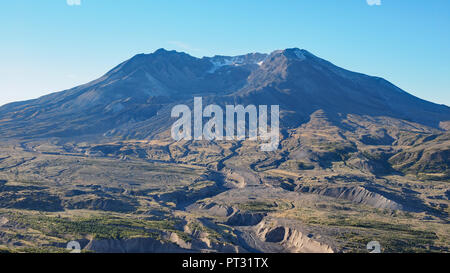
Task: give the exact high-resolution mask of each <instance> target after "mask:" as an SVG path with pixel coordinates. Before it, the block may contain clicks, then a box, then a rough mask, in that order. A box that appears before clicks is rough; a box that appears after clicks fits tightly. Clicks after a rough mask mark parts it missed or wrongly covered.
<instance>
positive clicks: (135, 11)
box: [0, 0, 450, 105]
mask: <svg viewBox="0 0 450 273" xmlns="http://www.w3.org/2000/svg"><path fill="white" fill-rule="evenodd" d="M69 1H75V2H76V0H69ZM369 1H373V2H376V1H377V0H369ZM0 37H1V40H0V90H1V92H0V105H1V104H4V103H7V102H11V101H17V100H24V99H31V98H36V97H39V96H41V95H44V94H47V93H51V92H55V91H60V90H64V89H67V88H70V87H73V86H75V85H78V84H82V83H86V82H88V81H90V80H93V79H95V78H97V77H99V76H101V75H102V74H104V73H105V72H106V71H107V70H109V69H111V68H112V67H114V66H115V65H117V64H118V63H120V62H122V61H124V60H126V59H128V58H130V57H132V56H133V55H135V54H137V53H150V52H153V51H154V50H156V49H158V48H161V47H164V48H167V49H176V50H178V51H185V52H188V53H190V54H191V55H194V56H212V55H215V54H223V55H237V54H243V53H248V52H256V51H258V52H271V51H273V50H276V49H282V48H287V47H299V48H304V49H307V50H308V51H310V52H312V53H313V54H315V55H317V56H319V57H322V58H324V59H327V60H329V61H331V62H333V63H335V64H336V65H339V66H342V67H344V68H347V69H350V70H353V71H358V72H362V73H366V74H369V75H376V76H381V77H383V78H386V79H387V80H389V81H391V82H393V83H394V84H396V85H397V86H399V87H400V88H402V89H404V90H406V91H408V92H410V93H412V94H413V95H416V96H418V97H421V98H424V99H427V100H430V101H433V102H436V103H441V104H446V105H450V1H448V0H381V5H368V3H367V2H366V0H309V1H306V0H304V1H302V0H290V1H289V0H236V1H234V0H209V1H207V0H158V1H156V0H81V5H72V6H70V5H68V4H67V0H39V1H36V0H0Z"/></svg>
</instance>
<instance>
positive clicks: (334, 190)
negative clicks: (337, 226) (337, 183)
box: [298, 186, 406, 210]
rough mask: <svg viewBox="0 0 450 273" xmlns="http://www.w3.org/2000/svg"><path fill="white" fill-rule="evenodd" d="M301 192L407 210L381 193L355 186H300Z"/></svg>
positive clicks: (373, 205)
mask: <svg viewBox="0 0 450 273" xmlns="http://www.w3.org/2000/svg"><path fill="white" fill-rule="evenodd" d="M298 191H299V192H303V193H314V194H319V195H324V196H329V197H334V198H338V199H345V200H349V201H351V202H354V203H358V204H364V205H370V206H372V207H375V208H379V209H391V210H405V209H406V208H405V207H404V206H403V205H402V204H399V203H397V202H395V201H393V200H390V199H388V198H386V197H384V196H383V195H381V194H378V193H375V192H372V191H369V190H368V189H366V188H364V187H361V186H355V187H324V188H321V187H308V186H306V187H300V188H299V189H298Z"/></svg>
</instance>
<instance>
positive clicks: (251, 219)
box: [226, 212, 266, 226]
mask: <svg viewBox="0 0 450 273" xmlns="http://www.w3.org/2000/svg"><path fill="white" fill-rule="evenodd" d="M265 216H266V214H265V213H254V212H239V213H236V214H234V215H233V216H231V217H230V218H229V219H228V221H227V223H226V224H227V225H230V226H254V225H257V224H258V223H259V222H261V221H262V219H263V218H264V217H265Z"/></svg>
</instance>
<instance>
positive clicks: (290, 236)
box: [257, 221, 333, 253]
mask: <svg viewBox="0 0 450 273" xmlns="http://www.w3.org/2000/svg"><path fill="white" fill-rule="evenodd" d="M257 235H258V237H259V238H260V239H261V240H263V241H265V242H268V243H278V244H280V245H281V246H283V248H284V249H285V250H287V251H288V252H295V253H333V249H332V248H331V247H330V246H328V245H326V244H324V243H321V242H318V241H316V240H314V239H312V238H309V237H308V236H307V235H305V234H303V233H302V232H301V231H300V230H298V229H295V228H292V227H289V226H282V225H277V223H272V222H265V221H263V222H261V223H260V224H259V225H258V226H257Z"/></svg>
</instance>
